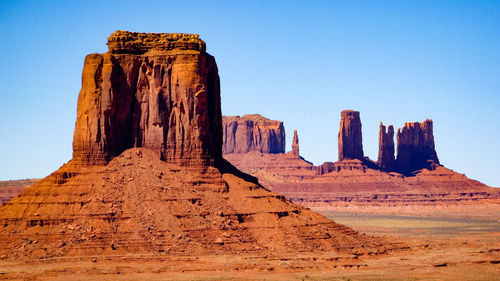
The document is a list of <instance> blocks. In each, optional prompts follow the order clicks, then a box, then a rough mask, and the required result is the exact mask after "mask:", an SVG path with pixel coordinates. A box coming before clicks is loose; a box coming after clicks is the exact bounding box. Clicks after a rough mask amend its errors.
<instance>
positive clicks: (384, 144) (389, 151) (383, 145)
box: [377, 122, 396, 171]
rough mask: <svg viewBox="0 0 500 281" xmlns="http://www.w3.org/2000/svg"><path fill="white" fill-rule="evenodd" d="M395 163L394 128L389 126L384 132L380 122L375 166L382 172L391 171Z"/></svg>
mask: <svg viewBox="0 0 500 281" xmlns="http://www.w3.org/2000/svg"><path fill="white" fill-rule="evenodd" d="M395 161H396V160H395V157H394V127H393V126H392V125H389V127H388V128H387V131H386V128H385V126H384V124H382V122H380V130H379V142H378V160H377V165H378V166H379V167H380V168H381V169H382V170H384V171H392V170H393V169H394V162H395Z"/></svg>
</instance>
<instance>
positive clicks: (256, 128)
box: [222, 114, 285, 154]
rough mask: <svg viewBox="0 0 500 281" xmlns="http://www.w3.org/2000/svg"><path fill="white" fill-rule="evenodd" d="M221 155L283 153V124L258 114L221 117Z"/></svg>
mask: <svg viewBox="0 0 500 281" xmlns="http://www.w3.org/2000/svg"><path fill="white" fill-rule="evenodd" d="M222 126H223V128H224V129H223V136H224V137H223V139H224V146H223V149H222V151H223V153H224V154H230V153H247V152H251V151H257V152H261V153H284V152H285V129H284V127H283V122H281V121H275V120H269V119H267V118H265V117H263V116H261V115H259V114H249V115H244V116H243V117H240V116H224V117H223V122H222Z"/></svg>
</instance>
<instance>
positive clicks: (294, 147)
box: [292, 130, 300, 156]
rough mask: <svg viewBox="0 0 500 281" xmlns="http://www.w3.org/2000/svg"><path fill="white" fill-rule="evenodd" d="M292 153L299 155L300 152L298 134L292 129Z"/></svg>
mask: <svg viewBox="0 0 500 281" xmlns="http://www.w3.org/2000/svg"><path fill="white" fill-rule="evenodd" d="M292 154H293V155H295V156H300V153H299V136H298V135H297V130H294V131H293V141H292Z"/></svg>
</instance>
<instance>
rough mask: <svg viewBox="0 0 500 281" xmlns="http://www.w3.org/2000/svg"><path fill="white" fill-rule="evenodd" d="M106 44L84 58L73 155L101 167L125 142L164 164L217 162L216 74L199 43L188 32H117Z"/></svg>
mask: <svg viewBox="0 0 500 281" xmlns="http://www.w3.org/2000/svg"><path fill="white" fill-rule="evenodd" d="M108 46H109V52H108V53H105V54H91V55H88V56H87V57H86V58H85V64H84V67H83V74H82V89H81V91H80V95H79V97H78V108H77V120H76V127H75V133H74V138H73V159H74V160H75V161H78V162H80V163H81V164H84V165H93V164H100V165H104V164H106V163H108V162H109V161H110V160H111V159H113V158H114V157H116V156H118V155H120V154H121V153H122V152H123V151H124V150H126V149H128V148H132V147H145V148H149V149H152V150H154V151H156V152H157V153H158V155H159V157H160V158H161V159H163V160H165V161H168V162H171V163H179V164H202V165H205V164H210V163H213V162H214V161H215V160H217V159H220V158H221V154H220V147H221V146H222V128H221V127H220V124H221V122H220V120H221V116H222V115H221V110H220V86H219V75H218V71H217V65H216V63H215V59H214V58H213V57H212V56H211V55H209V54H207V53H206V52H205V42H203V41H202V40H201V39H199V38H198V35H194V34H178V33H174V34H155V33H136V32H127V31H116V32H115V33H113V34H111V36H110V37H109V38H108Z"/></svg>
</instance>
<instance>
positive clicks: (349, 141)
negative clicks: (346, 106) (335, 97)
mask: <svg viewBox="0 0 500 281" xmlns="http://www.w3.org/2000/svg"><path fill="white" fill-rule="evenodd" d="M341 117H342V119H341V120H340V130H339V135H338V140H339V143H338V144H339V161H342V160H344V159H359V160H364V153H363V138H362V135H361V119H360V118H359V111H353V110H344V111H342V113H341Z"/></svg>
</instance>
